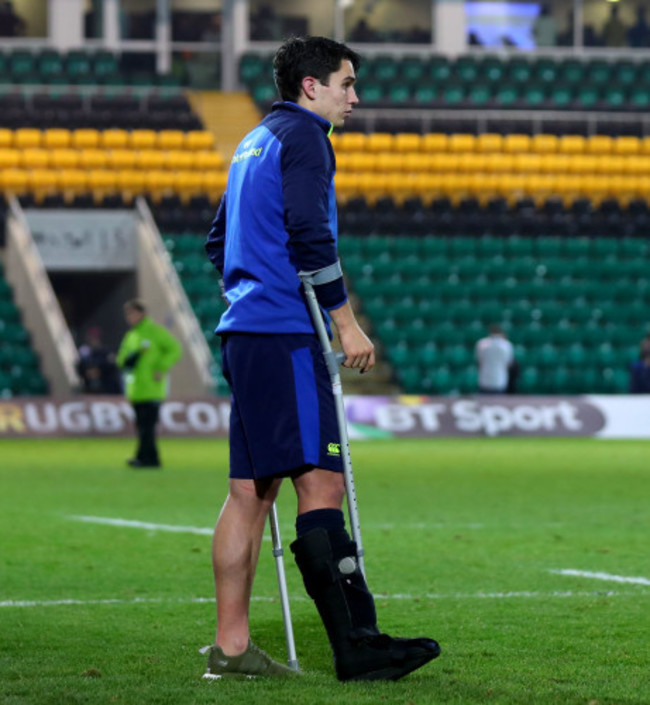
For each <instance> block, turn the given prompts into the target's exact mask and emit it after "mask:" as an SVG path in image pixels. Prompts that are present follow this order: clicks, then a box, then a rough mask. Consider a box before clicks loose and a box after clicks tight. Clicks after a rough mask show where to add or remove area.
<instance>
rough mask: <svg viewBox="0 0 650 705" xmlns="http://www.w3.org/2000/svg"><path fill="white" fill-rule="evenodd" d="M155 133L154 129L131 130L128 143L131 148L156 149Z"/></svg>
mask: <svg viewBox="0 0 650 705" xmlns="http://www.w3.org/2000/svg"><path fill="white" fill-rule="evenodd" d="M156 142H157V135H156V132H155V131H154V130H133V131H132V132H131V133H130V135H129V140H128V144H129V147H130V148H131V149H156Z"/></svg>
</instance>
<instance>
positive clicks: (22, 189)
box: [1, 169, 29, 196]
mask: <svg viewBox="0 0 650 705" xmlns="http://www.w3.org/2000/svg"><path fill="white" fill-rule="evenodd" d="M1 178H2V187H3V189H4V192H5V193H6V194H7V195H8V196H11V195H13V196H20V195H21V194H23V193H27V190H28V186H29V184H28V179H27V172H26V171H25V170H24V169H5V170H3V171H2V172H1Z"/></svg>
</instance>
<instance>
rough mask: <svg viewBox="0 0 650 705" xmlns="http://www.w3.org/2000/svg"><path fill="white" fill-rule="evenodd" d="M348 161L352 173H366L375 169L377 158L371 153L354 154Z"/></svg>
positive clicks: (350, 155) (349, 156)
mask: <svg viewBox="0 0 650 705" xmlns="http://www.w3.org/2000/svg"><path fill="white" fill-rule="evenodd" d="M348 160H349V169H350V171H357V172H366V171H372V170H373V169H374V168H375V163H376V161H377V158H376V156H375V155H374V154H372V153H371V152H352V153H351V154H349V155H348Z"/></svg>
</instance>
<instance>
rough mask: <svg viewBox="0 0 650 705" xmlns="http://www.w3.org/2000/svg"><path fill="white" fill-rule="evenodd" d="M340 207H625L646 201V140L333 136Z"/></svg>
mask: <svg viewBox="0 0 650 705" xmlns="http://www.w3.org/2000/svg"><path fill="white" fill-rule="evenodd" d="M332 143H333V145H334V148H335V151H336V155H337V195H338V197H339V199H340V201H342V202H345V201H346V200H348V199H350V198H355V197H359V196H363V197H365V198H366V199H367V200H377V199H380V198H385V197H392V198H394V199H395V200H397V201H398V202H399V201H404V200H408V199H409V198H419V199H421V200H422V201H423V202H424V203H430V202H431V201H432V200H434V199H436V198H440V197H448V198H450V199H451V200H452V201H453V202H454V203H457V202H459V201H461V200H462V199H465V198H477V199H478V200H479V202H480V203H481V204H486V203H487V202H488V201H489V200H490V199H493V198H498V197H501V198H505V199H506V200H507V201H508V203H509V204H510V205H512V204H514V203H515V202H516V201H518V200H520V199H522V198H525V197H530V198H532V199H534V200H535V202H536V203H540V202H542V201H544V200H546V199H547V198H549V196H558V197H559V198H561V199H562V200H563V201H564V202H565V204H570V203H572V202H573V201H574V200H575V199H576V198H588V199H590V200H591V201H592V202H593V203H594V204H595V205H596V206H598V205H599V204H600V203H601V202H602V201H604V200H607V199H616V200H618V201H619V202H620V203H621V204H623V205H626V204H627V203H629V202H630V201H633V200H637V199H645V198H647V195H648V193H649V192H650V191H649V187H650V138H635V137H631V136H621V137H616V138H613V137H609V136H605V135H594V136H591V137H584V136H581V135H563V136H561V137H557V136H554V135H543V134H540V135H536V136H534V137H531V136H529V135H525V134H510V135H507V136H502V135H498V134H489V133H487V134H482V135H480V136H475V135H472V134H452V135H445V134H435V133H432V134H427V135H417V134H408V133H406V134H395V135H393V134H388V133H373V134H369V135H365V134H362V133H344V134H342V135H332Z"/></svg>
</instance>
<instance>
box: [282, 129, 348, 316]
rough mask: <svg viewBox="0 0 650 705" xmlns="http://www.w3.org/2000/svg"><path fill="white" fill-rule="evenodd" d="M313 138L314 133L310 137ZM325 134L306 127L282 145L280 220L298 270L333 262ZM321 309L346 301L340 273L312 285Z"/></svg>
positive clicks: (330, 171) (329, 169)
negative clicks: (330, 280) (321, 282)
mask: <svg viewBox="0 0 650 705" xmlns="http://www.w3.org/2000/svg"><path fill="white" fill-rule="evenodd" d="M314 137H315V138H314ZM325 139H326V138H325V137H324V135H322V134H319V133H318V134H316V135H314V133H310V132H308V133H307V134H306V136H305V135H303V134H300V135H298V134H297V131H296V132H295V133H293V134H292V136H291V138H289V139H287V140H286V141H285V142H284V143H283V145H282V156H281V169H282V193H283V197H284V221H285V228H286V230H287V232H288V234H289V247H290V253H291V258H292V261H293V263H294V265H295V266H296V267H297V269H298V271H307V272H313V271H317V270H319V269H324V268H325V267H328V266H330V265H332V264H335V263H336V262H337V261H338V254H337V251H336V238H335V236H334V233H333V232H332V227H331V223H330V182H331V179H332V175H333V173H334V164H333V161H332V157H331V156H330V154H329V152H328V149H327V144H326V142H325ZM315 291H316V296H317V298H318V302H319V303H320V304H321V306H323V308H325V309H334V308H338V307H339V306H342V305H343V304H344V303H345V302H346V300H347V292H346V290H345V284H344V282H343V277H339V278H338V279H336V280H335V281H333V282H330V283H328V284H323V285H320V286H318V287H315Z"/></svg>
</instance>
